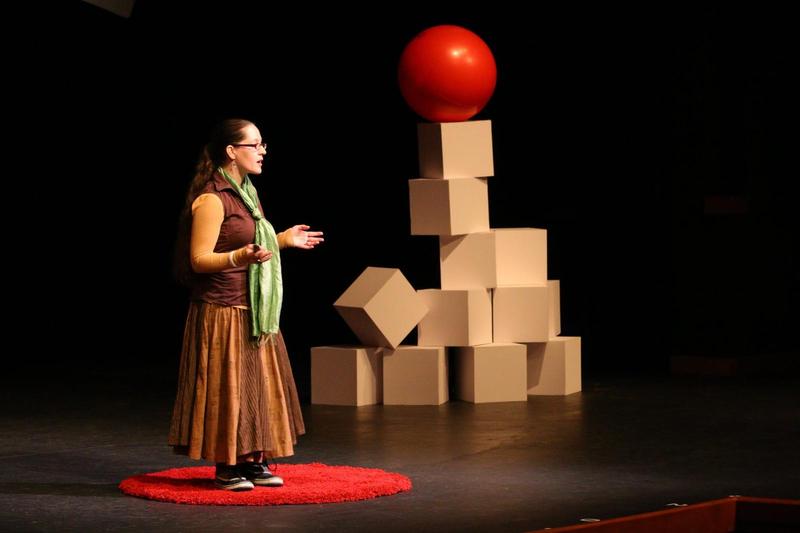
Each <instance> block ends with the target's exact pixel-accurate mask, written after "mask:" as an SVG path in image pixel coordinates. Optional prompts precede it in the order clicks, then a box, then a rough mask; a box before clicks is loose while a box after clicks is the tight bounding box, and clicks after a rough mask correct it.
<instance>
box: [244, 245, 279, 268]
mask: <svg viewBox="0 0 800 533" xmlns="http://www.w3.org/2000/svg"><path fill="white" fill-rule="evenodd" d="M244 250H245V261H246V262H247V264H248V265H250V264H253V263H263V262H265V261H269V260H270V259H272V252H270V251H269V250H267V249H266V248H264V247H263V246H258V245H257V244H248V245H247V246H245V247H244Z"/></svg>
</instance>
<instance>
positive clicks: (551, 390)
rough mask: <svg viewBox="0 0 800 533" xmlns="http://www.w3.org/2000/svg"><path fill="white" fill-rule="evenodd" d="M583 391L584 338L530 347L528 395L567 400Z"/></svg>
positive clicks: (566, 339) (556, 340) (565, 339)
mask: <svg viewBox="0 0 800 533" xmlns="http://www.w3.org/2000/svg"><path fill="white" fill-rule="evenodd" d="M580 390H581V338H580V337H556V338H555V339H550V340H549V341H547V342H542V343H533V344H528V394H529V395H542V396H566V395H568V394H573V393H576V392H579V391H580Z"/></svg>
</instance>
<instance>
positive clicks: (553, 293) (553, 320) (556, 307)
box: [547, 279, 561, 339]
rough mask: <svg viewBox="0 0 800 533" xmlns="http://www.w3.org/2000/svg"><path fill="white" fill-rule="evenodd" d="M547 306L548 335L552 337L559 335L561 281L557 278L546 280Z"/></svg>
mask: <svg viewBox="0 0 800 533" xmlns="http://www.w3.org/2000/svg"><path fill="white" fill-rule="evenodd" d="M547 307H548V309H549V311H550V323H549V326H550V329H549V330H548V335H549V336H550V338H551V339H552V338H553V337H558V336H559V335H561V282H560V281H559V280H557V279H550V280H547Z"/></svg>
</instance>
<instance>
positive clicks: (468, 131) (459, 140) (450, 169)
mask: <svg viewBox="0 0 800 533" xmlns="http://www.w3.org/2000/svg"><path fill="white" fill-rule="evenodd" d="M417 141H418V145H419V175H420V177H421V178H438V179H442V178H445V179H451V178H480V177H489V176H494V157H493V155H492V122H491V121H490V120H469V121H465V122H445V123H420V124H419V125H418V126H417Z"/></svg>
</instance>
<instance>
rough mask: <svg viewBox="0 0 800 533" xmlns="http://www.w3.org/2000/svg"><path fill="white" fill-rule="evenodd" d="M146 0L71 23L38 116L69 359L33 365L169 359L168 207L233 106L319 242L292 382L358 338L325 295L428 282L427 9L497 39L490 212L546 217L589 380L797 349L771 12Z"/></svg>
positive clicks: (292, 314) (155, 368)
mask: <svg viewBox="0 0 800 533" xmlns="http://www.w3.org/2000/svg"><path fill="white" fill-rule="evenodd" d="M163 4H167V3H166V2H157V1H145V0H140V1H139V2H137V5H136V7H135V9H134V12H133V15H132V17H131V18H130V19H124V18H120V17H117V16H115V15H112V14H111V13H108V12H105V11H103V10H100V9H98V8H96V7H94V6H91V5H88V4H84V3H76V4H75V5H74V10H73V11H72V12H71V13H70V14H69V16H70V17H74V20H73V19H70V24H68V28H69V29H68V30H67V33H68V34H69V35H68V38H67V39H64V40H63V41H62V43H63V49H62V50H59V51H58V54H57V57H59V60H58V61H59V62H61V64H60V65H58V68H59V69H63V71H64V72H66V75H65V76H64V77H63V78H60V79H59V80H58V82H56V83H57V85H58V89H59V90H60V91H61V93H62V94H63V95H64V99H63V101H62V102H59V103H60V104H61V106H60V107H61V109H60V111H59V116H61V115H60V113H65V115H64V116H63V118H61V119H60V120H58V121H56V122H57V124H56V129H57V130H58V135H60V136H61V138H64V139H66V140H67V144H68V146H69V147H70V149H71V152H72V153H71V156H72V159H71V160H72V161H77V164H72V165H71V168H72V169H73V173H72V174H71V175H70V177H69V178H68V179H54V180H52V181H51V183H49V186H48V195H52V198H55V199H57V204H58V205H59V207H63V210H61V209H59V211H58V212H59V213H60V217H61V218H60V221H61V224H59V229H60V230H61V231H63V233H61V235H63V238H62V239H56V241H57V242H56V244H57V245H58V246H59V250H60V251H63V252H64V253H65V254H68V255H69V256H70V257H73V258H74V261H72V262H70V264H69V265H65V266H62V267H61V269H60V272H62V274H63V281H62V282H60V283H59V284H58V287H57V288H56V289H55V302H54V304H53V305H54V306H55V308H56V309H55V315H56V316H55V317H54V318H53V319H52V323H53V324H54V325H53V326H52V330H51V331H53V330H54V331H56V332H57V333H58V335H59V338H60V339H62V340H63V342H66V343H68V344H69V345H70V346H71V347H76V353H77V355H76V356H74V357H73V356H71V357H70V358H69V362H65V361H64V360H63V357H62V351H61V350H58V349H55V350H47V353H46V354H45V355H44V356H43V361H44V362H45V363H49V364H62V363H63V366H68V367H70V368H81V367H85V368H91V369H95V370H96V371H100V372H103V371H105V370H108V371H120V370H121V371H130V372H136V373H137V374H138V373H142V372H144V373H146V374H149V375H152V376H167V377H168V378H172V377H173V374H176V372H177V360H178V355H179V348H180V339H181V329H182V324H183V320H184V314H185V310H186V294H185V293H184V292H183V290H182V289H180V288H179V287H178V286H177V284H175V283H174V281H173V280H172V278H171V275H170V262H171V254H172V246H173V242H174V237H175V229H176V221H177V216H178V213H179V211H180V209H181V206H182V204H183V195H184V194H185V190H186V186H187V184H188V182H189V180H190V178H191V175H192V171H193V165H194V162H195V160H196V157H197V155H198V153H199V150H200V148H201V146H202V144H203V142H205V140H206V137H207V134H208V130H209V128H210V127H211V126H212V125H213V124H214V123H215V122H216V121H217V120H219V119H220V118H224V117H229V116H241V117H245V118H249V119H252V120H253V121H255V122H256V123H257V124H258V125H259V127H260V129H261V131H262V134H263V135H264V138H265V140H266V141H267V142H268V143H269V146H270V153H269V156H268V158H267V160H266V163H265V167H264V173H263V174H262V175H261V176H259V177H258V178H257V181H256V184H257V187H258V189H259V191H260V195H261V198H262V202H263V203H264V206H265V208H266V210H267V215H268V217H269V218H270V219H271V221H272V222H273V224H274V225H275V226H276V229H278V230H280V229H283V228H285V227H288V226H290V225H292V224H297V223H307V224H310V225H311V226H313V227H314V228H317V229H321V230H324V231H325V233H326V239H327V242H326V243H325V245H324V246H323V247H321V248H320V249H318V250H315V251H312V252H303V251H299V250H291V251H288V252H286V253H285V254H284V256H283V257H284V272H285V274H284V278H285V307H284V312H283V317H282V327H283V330H284V334H285V337H286V340H287V343H288V346H289V350H290V353H291V356H292V363H293V366H294V369H295V373H296V379H297V382H298V386H299V388H300V391H301V395H302V396H303V397H304V398H306V399H307V397H308V393H309V347H310V346H314V345H323V344H330V343H347V342H356V339H355V337H354V336H353V335H352V333H351V332H350V331H349V330H348V328H347V326H346V325H345V323H344V322H343V321H342V320H341V319H340V318H339V317H338V315H337V314H336V312H335V310H334V309H333V307H332V302H333V301H334V300H335V299H336V298H337V297H338V296H339V294H341V292H342V291H344V290H345V288H346V287H347V286H348V285H349V284H350V283H351V282H352V281H353V280H354V279H355V278H356V277H357V276H358V274H359V273H360V272H361V271H362V270H363V269H364V268H365V267H366V266H369V265H373V266H386V267H398V268H400V269H402V271H403V273H404V274H405V275H406V277H407V278H408V279H409V280H410V281H411V283H412V285H414V286H415V287H417V288H428V287H436V286H437V283H438V275H439V272H438V251H437V241H436V239H435V238H434V237H412V236H410V234H409V215H408V189H407V180H408V179H410V178H414V177H416V137H415V136H416V124H417V122H418V121H419V120H420V119H419V118H418V117H416V116H415V115H414V114H413V113H412V112H411V111H410V110H409V109H408V108H407V106H406V105H405V103H404V102H403V100H402V98H401V96H400V93H399V90H398V88H397V83H396V67H397V61H398V58H399V56H400V53H401V51H402V49H403V47H404V46H405V44H406V43H407V42H408V41H409V40H410V39H411V38H412V37H413V36H414V35H415V34H417V33H418V32H420V31H422V30H423V29H425V28H427V27H430V26H433V25H436V24H443V23H448V24H459V25H463V26H465V27H467V28H469V29H471V30H472V31H474V32H476V33H478V34H479V35H480V36H481V37H482V38H483V39H484V40H485V41H486V42H487V44H488V45H489V46H490V48H491V49H492V50H493V53H494V55H495V58H496V61H497V65H498V84H497V89H496V91H495V94H494V96H493V98H492V100H491V101H490V103H489V104H488V105H487V107H486V108H485V109H484V110H483V111H482V112H481V113H480V114H479V115H478V116H477V117H475V118H477V119H491V120H492V121H493V133H494V146H495V169H496V172H495V177H493V178H491V179H490V180H489V194H490V199H489V201H490V222H491V225H492V227H524V226H531V227H541V228H546V229H548V232H549V233H548V239H549V243H548V245H549V277H550V278H551V279H560V280H561V284H562V314H563V316H562V328H563V334H565V335H580V336H582V337H583V357H584V368H585V372H587V373H589V374H591V373H595V372H596V373H599V372H605V371H609V372H624V371H629V370H630V371H663V370H664V369H666V368H667V365H668V360H669V356H670V355H671V354H704V355H717V356H719V355H750V354H766V353H773V352H787V351H793V350H796V348H797V342H796V336H795V335H794V333H793V332H792V331H791V330H792V329H793V328H794V326H795V323H796V319H797V311H796V308H797V304H798V300H799V299H798V286H799V285H800V284H799V283H798V273H797V270H798V268H797V263H796V243H795V234H794V230H793V228H792V226H791V224H792V223H793V222H794V221H793V217H794V216H793V215H790V212H789V211H790V207H789V206H790V204H791V203H793V198H792V197H791V195H790V194H789V188H790V187H789V186H790V182H791V180H792V179H793V177H791V176H792V175H794V176H796V175H797V173H796V171H795V169H793V168H791V162H790V159H789V144H788V138H789V133H790V131H791V130H792V129H793V126H794V121H793V120H791V119H790V118H789V116H790V115H789V114H788V113H787V108H788V107H789V102H790V100H791V96H790V95H792V96H793V95H794V92H793V90H792V89H791V87H790V84H789V83H788V82H789V77H790V76H789V69H790V68H792V69H794V68H796V65H795V64H794V61H793V59H792V57H793V55H792V52H791V50H792V49H793V47H792V46H790V44H791V40H792V38H791V33H790V32H789V31H788V30H789V28H788V24H787V23H786V20H787V17H786V14H785V13H780V12H767V11H766V10H765V9H762V10H760V11H758V12H753V11H745V10H740V11H727V10H723V11H720V10H700V9H693V10H679V9H676V8H674V7H670V8H666V7H665V8H656V7H639V8H637V9H636V10H634V11H631V10H629V9H623V8H608V7H606V6H603V7H590V8H588V10H587V9H586V8H584V9H582V10H579V9H577V8H575V7H574V6H567V5H565V6H552V5H548V6H547V7H543V6H540V5H538V4H534V5H531V6H528V7H527V8H526V14H525V15H524V16H523V15H522V13H521V12H520V11H519V9H520V8H519V7H514V8H511V7H506V6H503V5H501V4H500V3H487V4H485V5H484V6H483V7H482V8H481V9H476V8H466V6H463V5H456V6H445V5H440V6H439V7H436V8H435V9H433V8H431V7H423V6H421V5H417V6H415V4H413V3H405V4H401V3H386V4H381V5H380V7H378V6H377V5H376V6H375V7H364V8H360V10H359V11H358V12H356V11H355V10H354V8H345V7H341V6H338V5H335V6H334V5H330V4H328V5H325V6H322V7H314V8H311V7H309V6H300V5H296V6H292V5H280V6H279V5H276V4H273V3H269V2H251V3H229V2H216V3H212V4H213V5H212V6H210V7H202V8H200V7H198V6H197V5H183V6H180V7H179V6H176V5H174V4H172V3H170V4H172V5H171V6H165V5H163ZM50 81H51V82H52V80H50ZM790 128H791V129H790ZM98 194H99V195H100V196H98ZM729 197H732V198H733V200H732V203H731V201H728V200H726V199H727V198H729ZM720 198H722V200H720ZM720 204H722V205H723V208H722V209H719V208H715V207H714V206H718V205H720ZM724 205H733V206H734V207H733V209H727V211H729V212H724V211H726V209H725V208H724ZM720 210H721V211H723V212H721V213H720V212H719V211H720ZM731 211H732V212H731ZM76 303H78V304H80V307H81V308H82V309H84V310H83V311H80V312H78V311H77V310H76V309H77V306H76V305H74V304H76ZM411 339H412V340H413V336H412V338H411ZM41 362H42V360H40V361H39V362H37V364H39V363H41Z"/></svg>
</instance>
